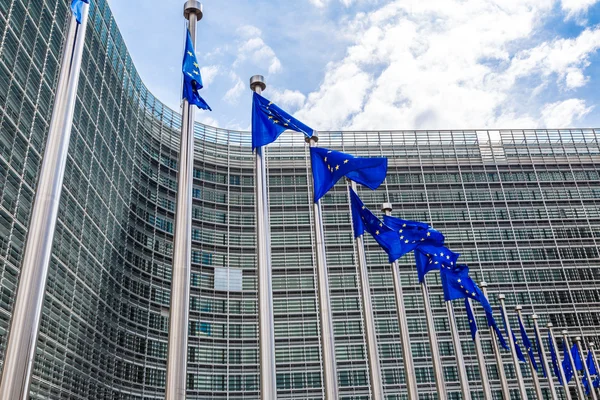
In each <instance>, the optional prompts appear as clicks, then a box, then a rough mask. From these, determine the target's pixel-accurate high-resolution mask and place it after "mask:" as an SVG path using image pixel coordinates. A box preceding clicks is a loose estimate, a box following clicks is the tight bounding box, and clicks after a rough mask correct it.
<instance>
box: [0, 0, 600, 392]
mask: <svg viewBox="0 0 600 400" xmlns="http://www.w3.org/2000/svg"><path fill="white" fill-rule="evenodd" d="M67 3H68V2H67V1H59V2H55V1H51V0H44V1H42V0H0V188H1V189H0V274H1V280H0V360H1V359H2V358H3V357H2V356H1V355H3V354H4V349H5V346H6V340H7V334H8V328H9V322H10V315H11V310H12V307H13V302H14V298H15V291H16V287H17V281H18V275H19V270H20V265H21V260H22V254H23V247H24V243H25V238H26V234H27V227H28V225H29V216H30V212H31V207H32V201H33V193H34V191H35V188H36V184H37V176H38V172H39V166H40V160H41V153H42V152H43V148H44V142H45V136H46V134H47V130H48V124H49V120H50V116H51V112H52V104H53V96H54V90H55V86H56V81H57V76H58V69H59V60H60V55H61V48H62V44H63V41H64V35H65V32H66V27H67V21H68V16H69V11H68V4H67ZM180 126H181V117H180V116H179V115H178V114H176V113H174V112H173V111H171V110H169V109H168V108H166V107H164V106H163V105H162V104H161V103H160V102H159V101H158V100H157V99H155V98H154V97H153V96H152V94H150V93H149V92H148V90H147V89H146V87H145V86H144V84H143V83H142V82H141V80H140V78H139V76H138V74H137V72H136V70H135V67H134V66H133V64H132V61H131V58H130V56H129V54H128V52H127V49H126V47H125V45H124V42H123V40H122V38H121V36H120V34H119V30H118V27H117V26H116V24H115V21H114V19H113V18H112V14H111V12H110V9H109V8H108V5H107V3H106V1H105V0H98V1H94V0H92V4H91V11H90V21H89V25H88V31H87V37H86V46H85V52H84V56H83V64H82V74H81V79H80V83H79V90H78V97H77V105H76V108H75V118H74V126H73V134H72V138H71V144H70V149H69V158H68V162H67V167H66V175H65V183H64V189H63V195H62V198H61V205H60V211H59V220H58V225H57V231H56V236H55V241H54V249H53V254H52V260H51V266H50V273H49V277H48V285H47V288H46V297H45V301H44V311H43V319H42V324H41V331H40V337H39V341H38V352H37V357H36V359H35V366H34V377H33V385H32V389H31V397H32V398H34V399H42V398H52V399H155V398H162V397H164V385H165V368H166V348H167V345H166V343H167V335H168V332H167V330H168V311H169V309H168V307H169V296H170V293H169V292H170V268H171V254H172V232H173V219H174V218H173V217H174V207H175V190H176V178H177V177H176V170H177V149H178V137H179V135H180V133H179V132H180ZM599 134H600V131H599V130H561V131H557V130H531V131H523V130H505V131H441V132H440V131H417V132H414V131H388V132H344V133H340V132H329V133H321V140H320V141H319V145H321V146H324V147H331V148H334V149H337V150H342V151H346V152H350V153H353V154H357V155H365V156H382V155H383V156H386V157H388V158H389V160H390V168H389V174H388V178H387V180H386V182H385V183H384V185H382V187H381V188H380V189H378V190H377V191H374V192H371V191H369V190H364V189H363V190H361V191H360V192H359V194H360V195H361V197H362V198H363V200H364V201H365V203H366V204H367V205H368V206H369V207H370V208H371V209H372V210H374V211H376V210H378V208H379V207H380V205H381V203H382V202H384V201H391V202H392V203H393V204H394V206H395V210H394V215H397V216H401V217H403V218H407V219H416V220H421V221H427V222H430V223H431V224H433V226H434V227H435V228H437V229H439V230H441V231H442V232H443V233H444V234H445V235H446V238H447V243H448V247H450V248H451V249H453V250H454V251H456V252H459V253H461V254H462V258H461V260H462V261H464V262H466V263H468V264H469V265H470V267H471V269H472V271H473V275H474V276H476V277H477V280H479V281H481V280H485V281H486V282H488V283H489V285H490V287H489V288H490V292H491V296H490V297H491V301H492V303H493V304H494V305H497V296H496V295H497V294H498V293H505V294H506V295H507V302H508V304H509V305H510V307H509V309H510V310H512V308H513V306H514V305H515V304H517V303H519V304H523V305H524V312H525V314H531V313H532V312H534V311H535V312H536V313H537V314H539V315H540V323H541V325H545V324H546V323H547V322H552V323H554V325H555V326H557V327H571V328H570V329H571V332H573V333H574V334H575V333H577V334H582V335H584V336H585V337H586V340H590V341H592V340H593V341H598V333H599V328H600V320H599V319H598V318H599V317H598V315H600V314H599V313H598V312H599V311H600V293H599V290H598V287H600V285H599V284H600V261H599V260H600V256H599V254H598V244H599V243H600V177H599V173H598V171H599V166H600V145H599V141H598V137H599ZM195 136H196V153H195V171H194V192H193V197H194V200H193V201H194V211H193V254H192V262H193V264H192V294H191V295H192V298H191V315H190V343H189V362H188V398H190V399H215V400H216V399H256V398H258V389H259V388H258V370H259V367H258V352H257V348H258V342H257V301H256V299H257V297H256V286H257V284H256V271H255V269H256V264H255V263H256V260H255V227H254V218H255V217H254V192H253V163H252V153H251V150H250V147H249V145H250V143H249V140H250V139H249V133H247V132H234V131H227V130H221V129H215V128H211V127H207V126H204V125H201V124H197V125H196V126H195ZM267 155H268V168H269V185H270V207H271V226H272V247H273V249H272V252H273V289H274V309H275V336H276V360H277V386H278V398H282V399H283V398H286V399H319V398H321V397H322V394H321V391H322V389H321V386H322V383H321V372H320V370H321V361H320V344H319V336H318V332H319V330H318V312H319V310H318V309H317V302H316V289H315V282H316V279H315V267H314V266H315V261H314V255H313V254H312V249H313V247H314V240H315V239H314V235H313V233H312V228H311V226H312V225H311V224H312V218H313V216H312V208H311V207H310V202H311V195H310V191H309V188H308V184H309V183H310V181H311V177H310V169H309V167H310V165H309V161H308V160H309V158H308V150H307V148H306V147H305V145H304V142H303V140H302V138H301V137H298V135H296V136H292V135H288V134H284V135H283V136H282V137H281V138H280V140H279V141H278V142H276V143H275V144H273V145H271V146H269V148H268V151H267ZM323 210H324V219H325V234H326V244H327V257H328V264H329V268H330V270H329V278H330V289H331V297H332V308H333V311H334V329H335V335H336V337H335V340H336V354H337V363H338V373H339V381H340V385H341V394H342V396H343V398H344V399H367V398H368V397H369V379H368V372H367V366H366V360H365V345H364V337H363V334H362V311H361V308H360V302H359V297H358V287H357V266H356V257H355V255H354V250H355V249H354V244H353V241H352V234H351V226H350V220H349V208H348V201H347V193H346V189H345V186H344V185H343V183H342V182H341V183H339V184H338V185H337V186H336V187H335V189H334V190H333V191H332V192H331V193H330V194H329V195H327V196H326V197H325V198H324V200H323ZM366 244H367V260H368V265H369V273H370V281H371V285H372V292H373V303H374V308H375V311H376V321H377V332H378V343H379V350H380V357H381V364H382V372H383V376H384V389H385V393H386V395H387V398H388V399H402V398H405V397H406V394H405V389H404V388H405V386H404V385H405V383H404V382H405V380H404V371H403V369H402V362H401V352H400V345H399V333H398V326H397V316H396V311H395V303H394V295H393V286H392V281H391V270H390V267H389V264H388V263H387V257H386V256H385V255H384V253H382V251H381V250H380V249H379V248H378V247H377V245H376V244H375V242H374V241H373V240H371V239H370V238H367V240H366ZM400 266H401V269H402V278H403V284H404V290H405V298H404V300H405V303H406V306H407V309H408V320H409V330H410V333H411V345H412V349H413V356H414V359H415V364H416V366H415V371H414V373H415V374H416V376H417V381H418V383H419V393H420V395H421V398H423V399H433V398H435V396H434V391H435V386H434V382H433V373H432V368H431V359H430V354H429V350H428V345H427V336H426V328H425V314H424V312H423V310H422V300H421V297H420V291H419V287H418V282H417V276H416V273H415V271H414V267H413V259H412V258H411V256H407V257H405V258H403V259H401V260H400ZM223 268H225V269H223ZM215 270H216V271H217V273H215ZM222 273H226V274H229V277H230V279H229V280H224V278H223V275H222ZM240 275H241V277H242V278H241V284H240V281H239V277H240ZM226 276H227V275H226ZM428 283H429V284H430V288H431V292H432V303H433V305H434V308H435V310H434V315H435V323H436V327H437V330H438V335H439V341H440V348H441V352H442V358H443V364H444V375H445V379H446V382H447V385H446V386H447V389H448V392H449V393H450V398H460V395H459V384H458V375H457V371H456V362H455V357H454V352H453V349H452V345H451V339H450V334H449V329H448V321H447V317H446V312H445V307H444V304H443V300H442V292H441V287H440V282H439V279H438V277H437V276H436V275H435V274H430V276H429V281H428ZM215 287H216V288H217V289H215ZM455 307H456V309H457V315H458V323H459V326H460V328H461V331H462V335H461V336H462V339H463V352H464V353H465V359H466V360H467V365H468V368H469V377H470V379H471V381H472V382H471V385H472V386H471V388H472V390H473V392H474V393H478V394H477V395H475V397H474V398H482V397H481V393H480V390H481V387H480V383H478V381H479V375H478V374H479V372H478V369H477V366H476V364H477V363H476V359H475V354H474V348H473V345H472V342H471V340H470V337H469V334H468V324H467V320H466V317H465V314H464V311H463V310H462V307H461V305H460V303H459V302H457V304H456V305H455ZM476 311H477V312H478V314H479V316H478V320H479V322H480V326H481V327H483V326H484V322H483V318H482V317H483V315H482V314H483V313H482V312H481V309H480V308H477V309H476ZM512 322H513V324H514V323H515V320H514V319H513V320H512ZM529 322H531V321H529V320H528V321H527V324H528V327H530V326H531V325H530V324H529ZM513 326H514V325H513ZM579 327H581V328H579ZM530 334H531V333H530ZM483 344H484V349H485V351H486V354H487V360H488V366H489V368H490V371H489V374H490V377H491V378H492V383H493V387H494V390H495V392H496V394H495V395H496V397H497V398H500V397H499V389H500V386H499V382H498V380H497V374H496V370H495V367H494V364H493V362H494V361H493V356H492V353H491V344H490V337H489V335H488V334H487V333H484V334H483ZM504 357H505V362H506V363H505V368H506V370H507V372H508V374H509V377H512V380H511V386H512V387H513V388H514V389H515V390H514V391H513V397H514V398H518V395H517V394H516V383H515V382H514V370H513V368H512V365H511V364H510V361H509V360H510V357H509V355H508V353H505V354H504ZM522 369H523V373H524V374H525V375H526V376H527V377H530V373H529V369H528V368H526V367H525V366H524V367H523V368H522ZM529 386H531V385H530V384H529Z"/></svg>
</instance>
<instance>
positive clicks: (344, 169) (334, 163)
mask: <svg viewBox="0 0 600 400" xmlns="http://www.w3.org/2000/svg"><path fill="white" fill-rule="evenodd" d="M310 161H311V164H312V174H313V181H314V190H315V203H316V202H317V201H319V199H320V198H321V197H323V196H325V194H326V193H327V192H329V190H330V189H331V188H332V187H333V185H335V184H336V182H337V181H339V180H340V178H341V177H343V176H345V177H346V178H348V179H350V180H352V181H354V182H356V183H359V184H361V185H363V186H366V187H368V188H369V189H371V190H375V189H377V188H378V187H379V185H381V183H382V182H383V181H384V180H385V176H386V175H387V158H384V157H375V158H367V157H354V156H352V155H350V154H346V153H342V152H340V151H335V150H328V149H325V148H323V147H311V148H310Z"/></svg>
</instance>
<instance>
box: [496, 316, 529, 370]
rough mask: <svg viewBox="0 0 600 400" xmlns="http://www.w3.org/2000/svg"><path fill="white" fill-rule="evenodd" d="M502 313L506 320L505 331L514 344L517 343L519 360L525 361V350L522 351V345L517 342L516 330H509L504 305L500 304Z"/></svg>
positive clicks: (504, 320) (503, 319) (503, 318)
mask: <svg viewBox="0 0 600 400" xmlns="http://www.w3.org/2000/svg"><path fill="white" fill-rule="evenodd" d="M500 314H502V321H503V322H504V331H505V332H506V335H507V336H508V337H509V340H512V342H513V344H514V345H515V352H516V353H517V358H518V359H519V361H521V362H525V356H524V355H523V352H522V351H521V347H520V346H519V344H518V343H517V336H516V335H515V332H514V331H513V330H512V329H510V332H508V322H507V321H506V316H505V315H504V311H503V310H502V306H500Z"/></svg>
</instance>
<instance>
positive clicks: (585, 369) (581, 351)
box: [575, 336, 598, 400]
mask: <svg viewBox="0 0 600 400" xmlns="http://www.w3.org/2000/svg"><path fill="white" fill-rule="evenodd" d="M575 342H576V343H577V350H578V351H579V355H580V357H581V361H582V364H583V372H584V373H585V376H586V377H587V381H588V387H589V388H590V394H591V395H592V399H593V400H598V396H596V391H595V390H594V382H592V376H591V375H590V370H589V369H588V366H587V362H586V361H587V360H586V358H585V356H584V353H583V347H581V337H580V336H577V337H576V338H575Z"/></svg>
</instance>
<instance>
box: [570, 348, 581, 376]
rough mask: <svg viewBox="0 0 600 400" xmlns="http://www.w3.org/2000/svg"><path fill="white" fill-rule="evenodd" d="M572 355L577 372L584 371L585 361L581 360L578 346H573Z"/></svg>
mask: <svg viewBox="0 0 600 400" xmlns="http://www.w3.org/2000/svg"><path fill="white" fill-rule="evenodd" d="M571 355H572V356H573V362H574V363H575V369H576V370H577V371H583V361H582V360H581V354H580V353H579V348H578V347H577V344H573V347H571Z"/></svg>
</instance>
